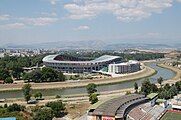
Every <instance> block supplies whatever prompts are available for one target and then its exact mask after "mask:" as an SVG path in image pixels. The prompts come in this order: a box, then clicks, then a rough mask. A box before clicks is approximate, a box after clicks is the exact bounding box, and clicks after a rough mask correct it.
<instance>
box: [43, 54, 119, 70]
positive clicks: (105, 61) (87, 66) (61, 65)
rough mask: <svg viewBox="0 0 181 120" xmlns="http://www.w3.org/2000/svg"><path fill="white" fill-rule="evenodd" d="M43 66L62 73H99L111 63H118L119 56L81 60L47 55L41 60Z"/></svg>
mask: <svg viewBox="0 0 181 120" xmlns="http://www.w3.org/2000/svg"><path fill="white" fill-rule="evenodd" d="M42 61H43V64H44V65H45V66H47V67H51V68H53V69H56V70H58V71H62V72H64V73H85V72H88V73H90V72H95V71H99V70H101V69H102V68H104V67H108V65H109V64H111V63H119V62H120V61H121V58H120V57H119V56H111V55H103V56H101V57H99V58H96V59H94V60H89V61H87V60H85V59H83V58H78V57H73V56H68V55H59V54H58V55H48V56H46V57H44V58H43V60H42Z"/></svg>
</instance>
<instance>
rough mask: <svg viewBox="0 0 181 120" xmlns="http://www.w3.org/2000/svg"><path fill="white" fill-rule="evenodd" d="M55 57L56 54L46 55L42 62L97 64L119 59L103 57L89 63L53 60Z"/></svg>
mask: <svg viewBox="0 0 181 120" xmlns="http://www.w3.org/2000/svg"><path fill="white" fill-rule="evenodd" d="M57 56H58V54H56V55H48V56H46V57H44V58H43V62H52V63H98V62H106V61H110V60H114V59H117V58H120V57H119V56H111V55H103V56H101V57H99V58H96V59H94V60H90V61H59V60H55V57H57Z"/></svg>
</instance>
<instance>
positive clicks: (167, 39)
mask: <svg viewBox="0 0 181 120" xmlns="http://www.w3.org/2000/svg"><path fill="white" fill-rule="evenodd" d="M76 40H77V41H81V40H85V41H86V40H102V41H109V42H124V43H130V42H133V43H136V42H148V43H181V0H0V42H1V45H5V44H9V43H12V44H31V43H41V42H56V41H76Z"/></svg>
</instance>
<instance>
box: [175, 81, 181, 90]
mask: <svg viewBox="0 0 181 120" xmlns="http://www.w3.org/2000/svg"><path fill="white" fill-rule="evenodd" d="M175 86H176V88H177V90H178V91H181V81H177V82H176V83H175Z"/></svg>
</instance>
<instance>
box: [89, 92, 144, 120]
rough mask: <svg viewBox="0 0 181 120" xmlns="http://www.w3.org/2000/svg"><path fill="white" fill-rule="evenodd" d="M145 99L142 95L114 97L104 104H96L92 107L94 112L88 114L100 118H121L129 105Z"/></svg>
mask: <svg viewBox="0 0 181 120" xmlns="http://www.w3.org/2000/svg"><path fill="white" fill-rule="evenodd" d="M145 99H147V98H145V96H144V95H139V94H130V95H124V96H121V97H116V98H113V99H110V100H108V101H106V102H104V103H98V104H96V105H95V106H94V107H93V108H95V110H94V111H93V112H91V113H89V114H92V115H102V116H117V117H118V118H121V117H123V116H124V113H125V110H126V108H128V107H129V106H130V105H131V104H134V103H137V102H139V101H142V100H145ZM98 105H99V106H98Z"/></svg>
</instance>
